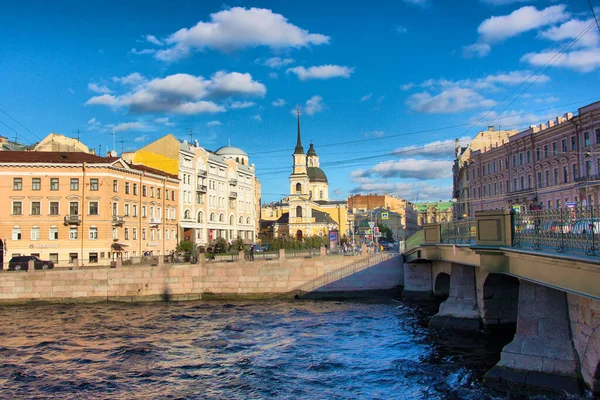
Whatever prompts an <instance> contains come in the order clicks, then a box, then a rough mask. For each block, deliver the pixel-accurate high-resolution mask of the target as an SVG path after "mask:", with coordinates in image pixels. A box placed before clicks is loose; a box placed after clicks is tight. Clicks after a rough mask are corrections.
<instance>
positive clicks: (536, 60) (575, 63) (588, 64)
mask: <svg viewBox="0 0 600 400" xmlns="http://www.w3.org/2000/svg"><path fill="white" fill-rule="evenodd" d="M556 53H557V51H554V50H550V51H548V50H546V51H542V52H540V53H527V54H525V55H524V56H523V57H521V61H523V62H527V63H529V64H531V65H533V66H536V67H539V66H542V65H545V64H546V63H548V62H552V66H554V67H561V68H570V69H574V70H578V71H581V72H591V71H593V70H595V69H596V68H600V47H594V48H589V49H581V50H574V51H570V52H568V53H566V54H562V56H561V57H560V58H558V56H557V55H556ZM550 60H552V61H550Z"/></svg>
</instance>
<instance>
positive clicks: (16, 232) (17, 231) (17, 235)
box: [12, 227, 21, 240]
mask: <svg viewBox="0 0 600 400" xmlns="http://www.w3.org/2000/svg"><path fill="white" fill-rule="evenodd" d="M12 240H21V228H17V227H15V228H13V230H12Z"/></svg>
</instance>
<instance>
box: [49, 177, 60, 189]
mask: <svg viewBox="0 0 600 400" xmlns="http://www.w3.org/2000/svg"><path fill="white" fill-rule="evenodd" d="M50 190H58V178H50Z"/></svg>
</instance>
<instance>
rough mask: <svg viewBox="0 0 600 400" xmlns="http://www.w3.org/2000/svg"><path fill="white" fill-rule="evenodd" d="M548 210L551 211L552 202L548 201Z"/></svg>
mask: <svg viewBox="0 0 600 400" xmlns="http://www.w3.org/2000/svg"><path fill="white" fill-rule="evenodd" d="M548 210H552V200H548Z"/></svg>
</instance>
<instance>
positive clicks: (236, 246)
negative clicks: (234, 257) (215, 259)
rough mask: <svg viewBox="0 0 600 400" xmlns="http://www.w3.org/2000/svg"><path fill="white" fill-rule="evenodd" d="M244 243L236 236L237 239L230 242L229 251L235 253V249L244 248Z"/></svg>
mask: <svg viewBox="0 0 600 400" xmlns="http://www.w3.org/2000/svg"><path fill="white" fill-rule="evenodd" d="M244 244H245V243H244V239H242V238H241V237H239V236H238V237H237V239H235V240H234V241H233V243H231V251H232V252H234V253H235V252H236V251H240V250H244Z"/></svg>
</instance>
